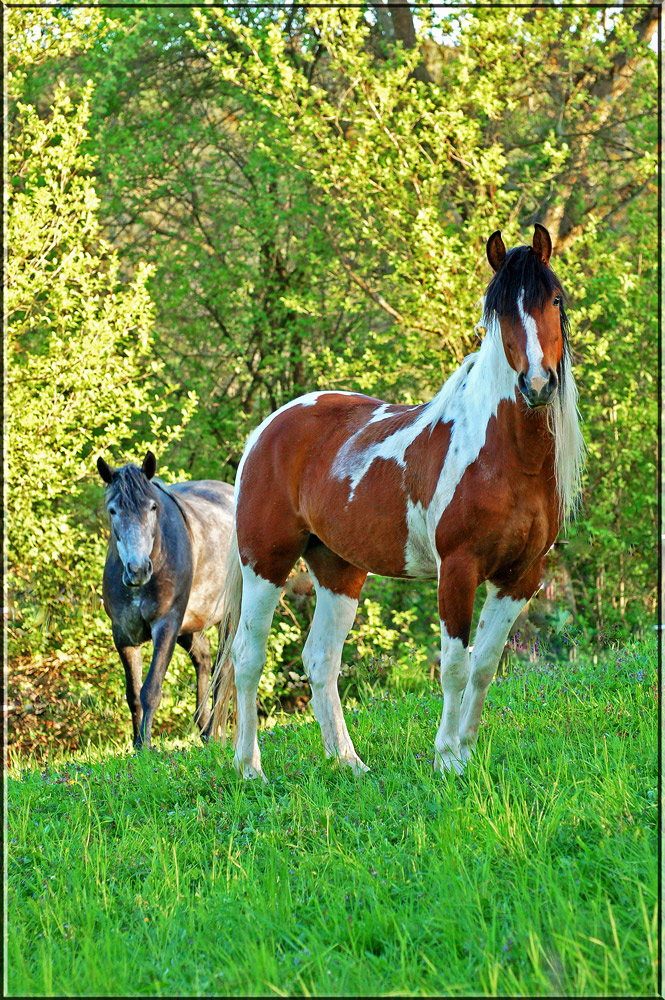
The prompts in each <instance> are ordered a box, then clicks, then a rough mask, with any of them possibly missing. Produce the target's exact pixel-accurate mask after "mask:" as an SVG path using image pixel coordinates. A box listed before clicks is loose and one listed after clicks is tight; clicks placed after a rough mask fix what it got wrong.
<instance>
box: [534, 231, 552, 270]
mask: <svg viewBox="0 0 665 1000" xmlns="http://www.w3.org/2000/svg"><path fill="white" fill-rule="evenodd" d="M533 252H534V253H535V255H536V257H538V259H539V260H542V262H543V264H549V262H550V257H551V256H552V240H551V239H550V234H549V233H548V232H547V230H546V229H545V226H541V225H540V223H539V222H537V223H536V224H535V226H534V228H533Z"/></svg>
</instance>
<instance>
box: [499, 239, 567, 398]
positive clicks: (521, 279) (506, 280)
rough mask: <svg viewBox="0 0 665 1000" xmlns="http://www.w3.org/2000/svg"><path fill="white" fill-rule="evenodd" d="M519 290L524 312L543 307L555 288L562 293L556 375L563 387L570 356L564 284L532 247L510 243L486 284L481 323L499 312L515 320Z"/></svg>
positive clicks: (517, 314) (517, 317) (517, 316)
mask: <svg viewBox="0 0 665 1000" xmlns="http://www.w3.org/2000/svg"><path fill="white" fill-rule="evenodd" d="M521 291H523V292H524V298H523V300H522V306H523V308H524V310H525V311H526V312H532V311H533V310H534V309H543V308H544V307H545V304H546V302H547V301H548V300H549V299H550V298H551V296H552V293H553V292H555V291H556V292H558V293H559V295H560V296H561V304H560V305H559V314H560V316H561V335H562V337H563V356H562V358H561V363H560V364H559V370H558V375H559V380H560V382H561V384H562V387H563V379H564V372H565V369H566V367H568V366H569V364H570V360H571V354H570V323H569V321H568V316H567V315H566V310H565V307H564V303H565V298H566V296H565V292H564V290H563V286H562V285H561V282H560V281H559V279H558V278H557V276H556V274H555V273H554V271H553V270H552V268H551V267H548V266H547V265H546V264H543V262H542V261H541V259H540V257H538V256H537V255H536V254H535V253H534V252H533V250H532V248H531V247H525V246H522V247H513V249H512V250H509V251H508V253H507V254H506V259H505V261H504V262H503V264H502V265H501V267H500V268H499V270H498V271H497V272H496V274H495V275H494V277H493V278H492V280H491V281H490V283H489V285H488V286H487V291H486V292H485V307H484V310H483V323H484V325H485V326H487V327H489V325H490V323H491V321H492V320H493V319H498V318H499V316H510V318H511V319H512V320H513V321H516V320H518V319H519V307H518V304H517V300H518V298H519V294H520V292H521Z"/></svg>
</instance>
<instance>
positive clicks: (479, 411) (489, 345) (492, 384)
mask: <svg viewBox="0 0 665 1000" xmlns="http://www.w3.org/2000/svg"><path fill="white" fill-rule="evenodd" d="M516 385H517V374H516V372H514V371H513V369H512V368H511V367H510V365H509V364H508V362H507V360H506V355H505V352H504V350H503V344H502V342H501V337H500V335H498V334H497V333H496V332H495V333H492V332H488V334H487V335H486V337H485V339H484V341H483V343H482V346H481V348H480V350H479V351H478V352H477V353H476V354H471V355H470V356H469V357H467V358H465V359H464V361H463V362H462V364H461V365H460V367H459V368H458V369H457V371H455V372H453V374H452V375H451V376H450V378H449V379H448V380H447V382H446V383H445V384H444V386H443V388H442V389H441V390H440V392H438V393H437V395H436V396H435V397H434V399H433V400H432V401H431V403H429V404H428V407H427V409H428V411H429V412H430V414H431V418H432V423H435V422H436V421H438V420H441V421H443V422H444V423H448V422H452V423H453V425H454V427H455V428H456V434H457V436H458V438H460V437H462V436H463V437H465V438H467V439H469V443H470V444H471V445H475V444H477V446H478V450H479V449H480V448H481V447H482V444H483V443H484V441H485V435H486V432H487V425H488V424H489V421H490V420H491V418H492V417H493V416H496V414H497V411H498V409H499V404H500V403H501V401H502V400H504V399H514V398H515V388H516Z"/></svg>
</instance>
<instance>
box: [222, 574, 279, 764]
mask: <svg viewBox="0 0 665 1000" xmlns="http://www.w3.org/2000/svg"><path fill="white" fill-rule="evenodd" d="M241 570H242V604H241V608H240V620H239V622H238V629H237V631H236V634H235V637H234V639H233V647H232V653H231V655H232V658H233V671H234V678H235V685H236V704H237V710H238V728H237V739H236V749H235V755H234V759H233V763H234V767H235V769H236V771H237V772H238V773H239V774H240V775H241V776H242V777H243V778H256V777H260V778H263V780H264V781H265V776H264V774H263V771H262V770H261V753H260V751H259V745H258V742H257V738H256V731H257V725H258V718H257V712H256V692H257V688H258V685H259V678H260V677H261V671H262V670H263V665H264V663H265V662H266V643H267V641H268V635H269V633H270V626H271V625H272V619H273V615H274V613H275V608H276V607H277V602H278V600H279V595H280V594H281V592H282V588H281V587H277V586H275V584H274V583H271V582H270V581H269V580H265V579H264V578H263V577H262V576H259V575H258V574H257V573H255V572H254V570H253V569H252V568H251V567H250V566H246V565H245V564H242V566H241Z"/></svg>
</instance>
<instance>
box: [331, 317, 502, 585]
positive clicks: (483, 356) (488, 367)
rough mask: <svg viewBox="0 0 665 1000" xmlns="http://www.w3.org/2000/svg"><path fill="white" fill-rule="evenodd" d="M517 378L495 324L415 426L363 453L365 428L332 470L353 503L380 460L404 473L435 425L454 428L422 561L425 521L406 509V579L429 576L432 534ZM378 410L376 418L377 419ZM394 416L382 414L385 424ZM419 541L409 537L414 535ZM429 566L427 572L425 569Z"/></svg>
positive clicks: (403, 428)
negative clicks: (412, 449) (345, 483)
mask: <svg viewBox="0 0 665 1000" xmlns="http://www.w3.org/2000/svg"><path fill="white" fill-rule="evenodd" d="M516 385H517V373H516V372H515V371H513V369H512V368H511V367H510V365H509V364H508V362H507V360H506V355H505V351H504V349H503V343H502V340H501V330H500V327H499V324H498V322H497V321H496V320H495V321H494V322H492V323H491V324H490V326H489V328H488V331H487V334H486V335H485V339H484V340H483V343H482V346H481V348H480V350H479V351H478V352H477V353H476V354H471V355H469V356H468V357H467V358H465V359H464V361H463V362H462V364H461V365H460V367H459V368H458V369H457V370H456V371H455V372H453V374H452V375H451V376H450V378H449V379H448V380H447V381H446V383H445V384H444V386H443V388H442V389H441V390H440V391H439V392H438V393H437V395H436V396H435V397H434V399H433V400H432V401H431V402H430V403H428V404H427V405H426V406H423V407H421V408H418V407H414V408H413V409H414V413H415V412H416V411H417V410H418V409H420V412H419V413H418V415H417V417H416V418H415V419H414V420H413V422H412V423H410V424H407V425H404V424H403V422H402V421H400V427H398V429H397V430H396V431H395V432H394V433H393V434H390V435H389V436H388V437H386V438H384V440H383V441H377V442H374V443H373V444H370V445H368V446H366V447H365V448H363V449H359V447H358V440H359V439H360V436H361V435H362V434H363V432H364V431H365V429H366V427H367V426H368V425H367V424H365V425H364V426H363V427H361V428H360V429H359V430H358V431H356V433H355V434H354V435H352V436H351V437H350V438H349V439H348V441H346V442H345V444H344V445H343V446H342V447H341V448H340V450H339V451H338V453H337V456H336V458H335V461H334V463H333V466H332V474H333V475H334V476H336V477H337V478H338V479H349V481H350V482H349V498H348V500H347V503H350V502H351V501H352V500H353V496H354V493H355V490H356V489H357V487H358V484H359V483H360V482H361V481H362V479H363V478H364V476H365V475H367V472H368V471H369V469H370V467H371V465H372V463H373V462H374V461H375V460H376V459H377V458H383V459H392V460H393V461H394V462H396V463H397V465H399V466H401V468H402V469H405V468H406V459H405V454H406V451H407V449H408V447H409V446H410V445H411V444H413V442H414V441H415V440H416V438H417V437H418V436H419V435H420V434H422V433H423V431H426V430H428V429H431V428H433V427H434V426H435V424H436V423H438V422H439V421H441V422H442V423H450V424H451V425H452V426H451V434H450V445H449V448H448V452H447V454H446V458H445V461H444V464H443V468H442V470H441V473H440V475H439V481H438V483H437V486H436V489H435V492H434V496H433V498H432V501H431V503H430V505H429V507H428V508H427V511H426V516H425V526H426V533H427V538H428V540H429V552H430V555H429V558H428V559H426V558H424V557H423V554H424V552H425V548H426V547H425V543H424V537H423V530H422V518H420V517H418V516H417V515H418V513H419V511H418V510H417V507H418V506H420V510H421V511H422V509H423V508H422V506H421V505H415V506H414V505H411V507H410V508H409V507H407V527H408V529H409V533H408V537H407V541H406V546H405V554H404V564H405V572H406V573H407V575H414V576H420V575H430V573H429V570H430V569H431V567H432V565H433V563H434V561H435V560H436V546H435V541H434V533H435V531H436V526H437V524H438V523H439V521H440V520H441V516H442V514H443V512H444V510H445V509H446V507H447V506H448V504H449V503H450V502H451V500H452V498H453V496H454V494H455V490H456V489H457V486H458V485H459V483H460V480H461V479H462V476H463V475H464V473H465V471H466V470H467V468H468V467H469V466H470V465H471V464H472V463H473V462H475V460H476V459H477V458H478V455H479V454H480V450H481V448H482V447H483V445H484V444H485V440H486V437H487V426H488V424H489V421H490V419H491V418H492V417H493V416H495V415H496V413H497V410H498V408H499V403H500V402H501V400H502V399H514V398H515V387H516ZM379 410H382V408H381V407H379V408H378V409H377V411H375V413H374V414H373V416H374V417H375V418H378V416H379V412H378V411H379ZM390 415H391V414H385V410H383V412H381V414H380V417H381V419H384V416H385V417H388V416H390ZM412 530H414V531H415V536H414V537H413V538H411V531H412ZM426 567H428V569H427V570H426Z"/></svg>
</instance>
